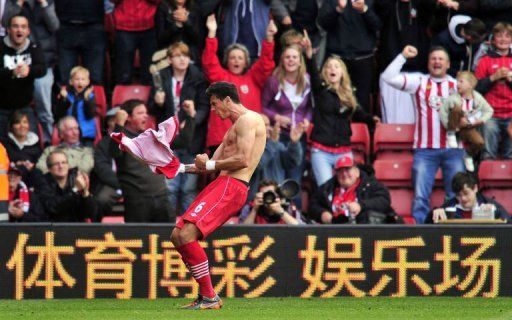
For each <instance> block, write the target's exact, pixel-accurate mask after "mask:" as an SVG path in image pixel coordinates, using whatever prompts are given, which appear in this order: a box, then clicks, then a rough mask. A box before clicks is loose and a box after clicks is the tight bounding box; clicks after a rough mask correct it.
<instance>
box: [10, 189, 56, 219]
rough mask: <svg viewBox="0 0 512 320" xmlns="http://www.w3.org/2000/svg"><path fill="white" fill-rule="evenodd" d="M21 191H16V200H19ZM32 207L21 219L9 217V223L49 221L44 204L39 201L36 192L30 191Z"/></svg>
mask: <svg viewBox="0 0 512 320" xmlns="http://www.w3.org/2000/svg"><path fill="white" fill-rule="evenodd" d="M18 192H19V189H18V190H16V195H15V197H14V199H18ZM29 199H30V207H29V209H28V212H26V213H25V214H23V216H21V217H20V218H14V217H13V216H11V215H9V222H45V221H48V216H47V215H46V213H45V212H44V208H43V204H42V203H41V201H40V200H39V197H38V195H37V194H36V193H35V192H32V191H29Z"/></svg>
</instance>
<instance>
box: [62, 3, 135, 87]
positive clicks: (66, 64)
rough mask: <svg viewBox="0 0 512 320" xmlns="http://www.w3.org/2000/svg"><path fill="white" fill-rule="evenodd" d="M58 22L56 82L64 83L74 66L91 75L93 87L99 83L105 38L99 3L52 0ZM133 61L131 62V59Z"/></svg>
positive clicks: (100, 4) (101, 75) (101, 73)
mask: <svg viewBox="0 0 512 320" xmlns="http://www.w3.org/2000/svg"><path fill="white" fill-rule="evenodd" d="M55 9H56V10H57V16H58V17H59V21H60V29H59V32H58V35H57V36H58V50H59V72H60V81H61V82H60V83H61V84H68V82H69V73H70V71H71V69H73V67H75V66H76V65H78V59H79V58H81V61H82V65H83V66H84V67H85V68H87V70H89V71H90V72H91V81H92V83H94V84H101V83H102V82H103V64H104V62H105V48H106V44H107V43H106V35H105V27H104V26H103V21H104V18H105V11H104V1H103V0H80V1H76V0H55ZM132 61H133V60H132Z"/></svg>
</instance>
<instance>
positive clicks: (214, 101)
mask: <svg viewBox="0 0 512 320" xmlns="http://www.w3.org/2000/svg"><path fill="white" fill-rule="evenodd" d="M206 94H207V95H208V97H209V98H210V105H211V110H212V111H213V112H215V113H216V114H217V115H218V116H219V117H221V118H222V119H228V118H229V119H230V120H231V121H232V122H233V125H232V126H231V128H230V129H229V130H228V132H226V134H225V135H224V138H223V140H222V143H221V145H220V146H219V147H218V148H217V150H216V151H215V153H214V154H213V156H212V158H211V159H209V158H208V156H207V155H206V154H199V155H197V156H196V158H195V166H191V167H189V168H188V169H187V172H197V173H202V172H213V171H220V175H219V176H218V178H217V179H216V180H214V181H213V182H211V183H210V184H209V185H208V186H207V187H206V188H205V189H204V190H203V191H202V192H201V193H200V194H199V195H198V196H197V198H196V199H195V201H194V202H193V203H192V204H191V205H190V207H189V208H188V209H187V211H186V212H185V214H184V215H183V216H182V219H181V220H179V221H178V223H177V224H176V227H175V228H174V230H173V231H172V235H171V241H172V243H173V244H174V246H175V247H176V250H177V251H178V252H179V253H180V254H181V259H182V260H183V262H184V263H185V264H186V265H187V267H188V268H189V270H190V271H191V273H192V275H193V277H194V279H195V280H196V281H197V282H198V284H199V297H198V298H197V299H196V300H195V301H193V302H192V303H190V304H189V305H186V306H184V307H183V308H185V309H220V308H221V307H222V300H221V299H220V298H219V296H218V295H217V294H216V293H215V291H214V289H213V286H212V282H211V278H210V272H209V267H208V258H207V256H206V253H205V251H204V250H203V248H201V246H200V245H199V242H198V240H199V239H204V238H206V237H207V236H208V235H209V234H210V233H212V232H213V231H214V230H215V229H217V228H218V227H220V226H222V225H223V224H224V223H225V222H226V221H227V220H228V219H229V218H231V217H232V216H233V215H234V214H235V213H237V212H238V210H240V208H242V206H243V205H244V204H245V201H246V198H247V191H248V183H249V180H250V179H251V176H252V174H253V173H254V170H255V169H256V166H257V165H258V162H259V161H260V158H261V155H262V154H263V151H264V149H265V143H266V129H265V123H264V122H263V118H262V117H261V116H260V115H259V114H258V113H256V112H253V111H251V110H248V109H247V108H245V107H244V106H243V105H242V104H240V99H239V96H238V92H237V89H236V86H235V85H233V84H231V83H229V82H216V83H214V84H212V85H211V86H210V87H209V88H208V90H207V91H206Z"/></svg>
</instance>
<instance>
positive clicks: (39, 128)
mask: <svg viewBox="0 0 512 320" xmlns="http://www.w3.org/2000/svg"><path fill="white" fill-rule="evenodd" d="M37 137H38V138H39V147H40V148H41V150H43V149H44V143H45V142H46V141H45V139H44V134H43V126H42V125H41V123H40V122H39V121H38V122H37Z"/></svg>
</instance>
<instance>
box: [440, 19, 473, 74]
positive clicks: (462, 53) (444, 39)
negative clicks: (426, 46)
mask: <svg viewBox="0 0 512 320" xmlns="http://www.w3.org/2000/svg"><path fill="white" fill-rule="evenodd" d="M461 27H462V25H460V24H459V25H458V27H456V30H457V31H456V32H457V33H458V34H459V35H460V29H461ZM432 46H441V47H443V48H445V49H446V50H447V51H448V53H449V54H450V69H448V74H450V75H451V76H452V77H454V78H455V77H457V73H458V72H459V71H464V70H466V71H468V70H469V71H472V66H473V62H474V60H473V59H474V58H475V57H476V54H477V51H478V48H479V47H480V44H469V43H467V42H464V43H462V44H458V43H457V42H455V40H453V38H452V36H451V35H450V31H449V30H448V29H447V30H444V31H442V32H441V33H439V34H438V35H437V36H435V37H434V38H433V39H432Z"/></svg>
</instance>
